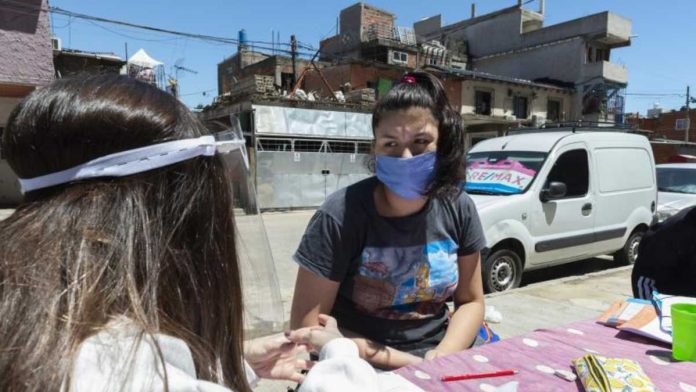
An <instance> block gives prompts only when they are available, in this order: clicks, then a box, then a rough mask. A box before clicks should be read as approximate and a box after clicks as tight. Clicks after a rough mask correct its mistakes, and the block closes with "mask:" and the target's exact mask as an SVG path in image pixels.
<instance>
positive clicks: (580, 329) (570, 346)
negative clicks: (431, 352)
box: [394, 320, 696, 392]
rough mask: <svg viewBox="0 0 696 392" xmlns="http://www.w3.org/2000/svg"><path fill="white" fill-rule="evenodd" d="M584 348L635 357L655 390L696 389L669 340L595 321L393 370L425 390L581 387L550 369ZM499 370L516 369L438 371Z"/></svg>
mask: <svg viewBox="0 0 696 392" xmlns="http://www.w3.org/2000/svg"><path fill="white" fill-rule="evenodd" d="M588 353H592V354H600V355H602V356H606V357H616V358H629V359H633V360H636V361H638V362H639V363H640V365H641V367H642V368H643V370H644V371H645V373H646V374H647V375H648V377H650V378H651V379H652V381H653V382H654V383H655V385H656V386H657V388H658V389H659V390H660V391H663V392H679V391H683V392H696V363H694V362H676V361H673V360H672V359H671V358H672V352H671V347H670V346H669V345H664V344H661V343H659V342H656V341H653V340H650V339H647V338H643V337H641V336H638V335H634V334H631V333H628V332H620V331H618V330H616V329H614V328H611V327H607V326H604V325H601V324H598V323H596V322H595V321H594V320H591V321H580V322H577V323H573V324H569V325H566V326H564V327H559V328H552V329H539V330H536V331H534V332H531V333H529V334H526V335H523V336H518V337H514V338H508V339H503V340H501V341H499V342H497V343H492V344H487V345H483V346H480V347H476V348H473V349H470V350H467V351H462V352H459V353H456V354H452V355H448V356H446V357H442V358H437V359H435V360H433V361H425V362H423V363H421V364H418V365H412V366H407V367H403V368H401V369H397V370H395V371H394V373H396V374H398V375H400V376H402V377H404V378H405V379H407V380H408V381H410V382H411V383H413V384H415V385H417V386H418V387H420V388H422V389H423V390H425V391H484V392H489V391H494V390H496V387H498V386H501V385H504V384H507V383H509V382H511V381H517V382H518V383H519V385H518V389H517V390H518V391H519V392H524V391H530V392H531V391H533V392H539V391H576V390H579V391H582V390H583V388H582V385H581V384H580V381H579V380H576V381H574V382H569V381H566V380H564V379H562V378H560V377H558V376H556V375H554V374H553V371H554V370H555V369H563V370H568V371H572V367H571V360H573V359H576V358H579V357H581V356H583V355H586V354H588ZM503 369H516V370H518V371H519V373H518V374H516V375H514V376H505V377H495V378H488V379H478V380H465V381H453V382H446V383H445V382H441V381H440V377H441V376H443V375H454V374H463V373H476V372H489V371H496V370H503ZM419 376H420V377H419ZM425 376H430V379H429V380H427V379H423V378H422V377H425Z"/></svg>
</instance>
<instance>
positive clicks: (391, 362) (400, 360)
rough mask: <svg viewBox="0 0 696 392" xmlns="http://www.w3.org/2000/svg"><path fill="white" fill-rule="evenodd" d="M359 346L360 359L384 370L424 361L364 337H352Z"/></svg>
mask: <svg viewBox="0 0 696 392" xmlns="http://www.w3.org/2000/svg"><path fill="white" fill-rule="evenodd" d="M351 340H353V341H354V342H355V343H356V344H357V345H358V350H359V351H360V357H361V358H362V359H364V360H366V361H367V362H369V363H370V364H371V365H372V366H374V367H376V368H380V369H384V370H391V369H397V368H400V367H403V366H408V365H413V364H415V363H420V362H422V361H423V359H422V358H420V357H417V356H415V355H413V354H409V353H407V352H404V351H399V350H397V349H395V348H392V347H389V346H385V345H383V344H380V343H376V342H373V341H371V340H369V339H366V338H363V337H352V338H351Z"/></svg>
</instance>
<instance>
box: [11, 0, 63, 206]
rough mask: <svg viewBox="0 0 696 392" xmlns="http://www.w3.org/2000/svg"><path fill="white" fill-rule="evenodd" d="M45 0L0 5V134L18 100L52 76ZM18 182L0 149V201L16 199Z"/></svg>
mask: <svg viewBox="0 0 696 392" xmlns="http://www.w3.org/2000/svg"><path fill="white" fill-rule="evenodd" d="M47 7H48V2H47V0H26V1H23V2H22V3H21V4H19V3H17V4H16V5H12V6H11V5H4V6H2V7H0V135H2V130H3V129H4V127H5V126H6V125H7V118H8V117H9V115H10V112H11V111H12V109H14V107H15V106H16V105H17V104H18V103H19V101H20V100H21V99H22V98H24V97H25V96H27V95H28V94H29V93H31V92H32V91H34V90H35V89H37V88H39V87H41V86H45V85H47V84H49V83H50V82H51V81H52V80H53V77H54V74H55V71H54V68H53V48H52V46H51V33H50V26H49V18H48V14H47V13H46V12H42V11H41V9H46V8H47ZM20 199H21V195H20V193H19V184H18V183H17V179H16V176H15V174H14V173H13V172H12V170H11V169H10V167H9V165H8V164H7V162H6V161H5V160H4V159H2V151H0V205H13V204H16V203H18V202H19V200H20Z"/></svg>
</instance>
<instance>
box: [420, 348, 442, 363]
mask: <svg viewBox="0 0 696 392" xmlns="http://www.w3.org/2000/svg"><path fill="white" fill-rule="evenodd" d="M445 355H447V353H446V352H443V351H441V350H438V349H437V348H434V349H432V350H428V352H426V353H425V357H424V359H425V360H426V361H429V360H431V359H435V358H437V357H443V356H445Z"/></svg>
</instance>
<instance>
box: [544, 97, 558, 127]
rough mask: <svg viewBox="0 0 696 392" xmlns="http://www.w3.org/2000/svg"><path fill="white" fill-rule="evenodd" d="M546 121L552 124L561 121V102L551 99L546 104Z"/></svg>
mask: <svg viewBox="0 0 696 392" xmlns="http://www.w3.org/2000/svg"><path fill="white" fill-rule="evenodd" d="M546 119H548V120H549V121H551V122H559V121H561V101H557V100H555V99H549V100H548V102H547V103H546Z"/></svg>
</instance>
